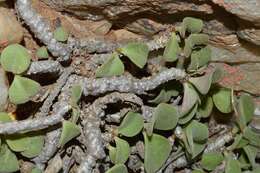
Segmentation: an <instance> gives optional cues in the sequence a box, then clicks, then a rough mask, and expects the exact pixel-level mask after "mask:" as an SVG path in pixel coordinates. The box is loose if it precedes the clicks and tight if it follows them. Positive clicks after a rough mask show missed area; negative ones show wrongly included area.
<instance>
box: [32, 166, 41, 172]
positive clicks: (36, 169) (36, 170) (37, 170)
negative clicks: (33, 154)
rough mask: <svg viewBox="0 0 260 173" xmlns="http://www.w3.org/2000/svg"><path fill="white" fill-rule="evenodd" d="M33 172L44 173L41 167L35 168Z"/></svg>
mask: <svg viewBox="0 0 260 173" xmlns="http://www.w3.org/2000/svg"><path fill="white" fill-rule="evenodd" d="M31 173H42V170H41V169H39V168H36V167H35V168H33V169H32V172H31Z"/></svg>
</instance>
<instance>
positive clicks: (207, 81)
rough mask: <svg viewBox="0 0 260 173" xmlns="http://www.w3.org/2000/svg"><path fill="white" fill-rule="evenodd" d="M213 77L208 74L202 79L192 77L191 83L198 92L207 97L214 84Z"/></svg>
mask: <svg viewBox="0 0 260 173" xmlns="http://www.w3.org/2000/svg"><path fill="white" fill-rule="evenodd" d="M212 75H213V73H208V74H206V75H204V76H200V77H196V78H194V77H192V78H190V79H189V81H190V82H191V83H192V84H193V85H194V86H195V87H196V88H197V89H198V91H199V92H200V93H201V94H203V95H206V94H207V93H208V92H209V89H210V86H211V82H212Z"/></svg>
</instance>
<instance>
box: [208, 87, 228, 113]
mask: <svg viewBox="0 0 260 173" xmlns="http://www.w3.org/2000/svg"><path fill="white" fill-rule="evenodd" d="M212 98H213V102H214V104H215V106H216V107H217V108H218V110H219V111H220V112H222V113H230V112H231V111H232V99H231V90H230V89H227V88H219V89H218V90H217V91H216V92H215V93H214V94H213V96H212Z"/></svg>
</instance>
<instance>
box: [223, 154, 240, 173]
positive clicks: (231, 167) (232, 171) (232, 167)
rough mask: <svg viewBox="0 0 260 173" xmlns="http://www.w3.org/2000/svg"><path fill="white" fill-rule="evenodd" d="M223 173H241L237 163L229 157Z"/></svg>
mask: <svg viewBox="0 0 260 173" xmlns="http://www.w3.org/2000/svg"><path fill="white" fill-rule="evenodd" d="M225 173H241V168H240V163H239V161H238V160H235V159H233V158H232V157H231V156H228V158H227V162H226V167H225Z"/></svg>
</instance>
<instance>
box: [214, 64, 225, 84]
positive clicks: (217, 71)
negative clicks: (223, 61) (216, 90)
mask: <svg viewBox="0 0 260 173" xmlns="http://www.w3.org/2000/svg"><path fill="white" fill-rule="evenodd" d="M222 76H223V71H222V69H220V68H218V67H216V68H215V69H214V73H213V76H212V83H217V82H219V80H220V79H221V78H222Z"/></svg>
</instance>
